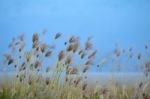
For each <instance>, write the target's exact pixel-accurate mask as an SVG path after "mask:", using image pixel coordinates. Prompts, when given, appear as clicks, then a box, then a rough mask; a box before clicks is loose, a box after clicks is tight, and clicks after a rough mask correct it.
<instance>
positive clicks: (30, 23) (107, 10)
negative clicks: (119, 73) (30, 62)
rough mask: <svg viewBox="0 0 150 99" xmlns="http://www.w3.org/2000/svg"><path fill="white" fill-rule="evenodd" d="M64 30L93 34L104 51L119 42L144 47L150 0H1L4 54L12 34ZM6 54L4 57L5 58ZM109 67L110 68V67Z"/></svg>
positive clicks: (149, 30) (1, 48)
mask: <svg viewBox="0 0 150 99" xmlns="http://www.w3.org/2000/svg"><path fill="white" fill-rule="evenodd" d="M43 29H47V30H48V33H50V34H54V33H55V32H58V31H60V32H62V33H63V34H64V37H67V36H69V35H71V34H76V35H78V36H80V38H81V39H83V40H84V39H85V38H86V37H88V36H91V35H92V36H93V37H94V39H93V42H94V45H95V46H96V47H97V48H98V49H99V51H100V52H101V53H106V52H109V51H111V50H112V49H113V48H114V47H115V44H118V45H119V46H121V47H124V48H128V47H130V46H133V47H134V48H135V49H138V51H143V45H144V44H146V43H150V1H149V0H22V1H20V0H0V43H1V46H0V54H2V53H3V52H4V51H5V50H6V49H7V45H8V43H9V42H10V40H11V38H12V37H14V36H16V35H17V34H20V33H25V34H26V35H27V37H28V38H27V39H29V37H31V35H32V33H34V32H41V31H43ZM1 58H2V57H0V59H1ZM106 70H107V68H106Z"/></svg>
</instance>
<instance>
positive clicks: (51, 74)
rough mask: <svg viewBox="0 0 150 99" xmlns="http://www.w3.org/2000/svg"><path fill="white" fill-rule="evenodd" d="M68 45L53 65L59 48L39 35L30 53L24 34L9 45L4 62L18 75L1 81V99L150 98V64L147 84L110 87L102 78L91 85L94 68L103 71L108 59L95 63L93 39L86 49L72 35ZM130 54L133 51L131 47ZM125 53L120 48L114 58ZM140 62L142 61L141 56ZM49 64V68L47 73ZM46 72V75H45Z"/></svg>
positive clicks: (112, 84) (113, 81)
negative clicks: (44, 41)
mask: <svg viewBox="0 0 150 99" xmlns="http://www.w3.org/2000/svg"><path fill="white" fill-rule="evenodd" d="M61 36H62V34H61V33H57V34H56V35H55V37H54V39H55V40H58V39H60V38H61ZM28 46H30V45H28ZM64 46H65V47H64V49H62V50H60V51H58V53H57V52H56V53H57V54H54V55H56V59H57V60H56V62H54V64H50V63H49V61H50V62H51V61H53V60H54V59H52V58H51V56H52V54H53V51H55V46H53V45H50V44H47V43H43V41H42V40H40V38H39V33H34V34H33V36H32V45H31V49H30V50H27V49H26V48H25V41H24V35H20V36H18V37H17V38H16V39H13V40H12V42H11V43H10V45H9V50H10V51H9V52H8V53H5V54H4V62H3V63H4V65H7V66H8V68H11V69H12V68H13V70H14V72H15V76H13V77H9V76H7V75H5V76H3V78H1V79H0V80H2V81H1V82H0V99H150V80H149V72H150V62H149V61H147V62H145V63H144V66H143V67H142V68H143V70H144V71H143V72H142V73H143V75H144V74H146V75H145V76H144V77H145V78H146V79H147V80H145V81H143V80H142V79H139V81H138V82H137V83H132V84H123V83H122V84H120V83H119V82H117V81H116V79H110V80H108V81H107V83H106V84H101V83H100V82H103V81H100V82H99V80H101V79H99V80H96V81H95V83H89V82H90V80H91V81H92V80H93V79H94V77H93V79H92V77H90V78H89V75H88V71H89V70H90V67H91V66H97V67H98V68H99V67H101V65H103V64H105V61H104V60H102V61H101V62H100V64H96V63H94V60H95V57H96V54H97V49H95V48H94V47H93V45H92V43H91V37H89V38H88V39H87V41H86V42H85V45H83V46H82V45H81V44H80V40H79V38H78V37H76V36H71V37H70V38H69V39H68V40H67V41H64ZM145 49H148V46H145ZM12 52H13V53H12ZM129 52H132V49H131V48H130V49H129ZM122 53H124V51H123V50H121V49H118V48H116V49H115V50H114V53H113V56H114V57H115V58H119V57H120V56H121V55H122ZM131 55H132V54H130V55H129V58H131ZM75 58H77V59H75ZM137 59H138V61H139V60H141V54H139V55H138V56H137ZM45 64H46V65H47V64H48V65H47V66H46V67H45V68H44V69H45V70H44V71H43V65H45ZM112 65H113V64H112ZM140 68H141V67H140ZM43 73H46V75H44V76H43ZM129 76H130V75H129ZM136 77H137V78H138V76H136ZM139 78H140V77H139ZM122 79H125V80H124V81H126V80H127V79H126V78H122ZM133 79H135V78H133ZM140 80H141V81H140ZM129 82H131V81H129Z"/></svg>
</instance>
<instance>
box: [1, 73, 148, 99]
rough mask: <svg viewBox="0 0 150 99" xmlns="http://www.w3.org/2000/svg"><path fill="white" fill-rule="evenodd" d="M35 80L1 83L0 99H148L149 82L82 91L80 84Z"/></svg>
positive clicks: (94, 87)
mask: <svg viewBox="0 0 150 99" xmlns="http://www.w3.org/2000/svg"><path fill="white" fill-rule="evenodd" d="M55 77H57V76H55ZM35 78H37V77H35V76H32V83H30V84H29V82H27V81H26V80H24V81H22V82H20V81H19V80H18V79H15V78H14V79H13V81H9V82H8V81H6V82H5V83H1V84H0V99H150V97H149V92H150V84H149V82H146V83H141V84H139V85H117V84H115V83H109V84H107V85H105V86H102V85H101V84H97V85H87V87H86V89H83V83H82V82H81V83H80V84H78V85H77V86H76V85H75V84H73V83H72V84H70V83H69V82H64V83H57V81H50V80H49V83H46V79H45V78H43V77H42V76H39V77H38V81H37V79H35ZM54 80H56V79H54Z"/></svg>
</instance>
